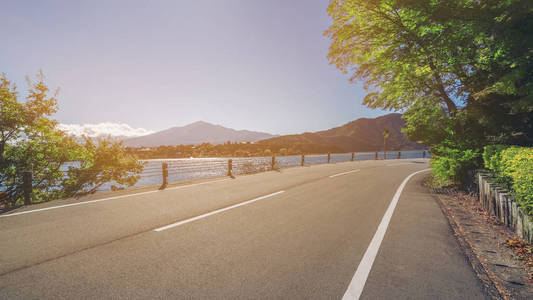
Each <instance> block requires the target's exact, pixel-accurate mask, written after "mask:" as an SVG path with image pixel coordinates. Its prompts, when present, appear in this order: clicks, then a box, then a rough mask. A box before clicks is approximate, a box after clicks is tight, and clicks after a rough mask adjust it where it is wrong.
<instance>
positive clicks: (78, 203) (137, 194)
mask: <svg viewBox="0 0 533 300" xmlns="http://www.w3.org/2000/svg"><path fill="white" fill-rule="evenodd" d="M226 180H230V179H229V178H227V179H219V180H213V181H206V182H200V183H193V184H188V185H181V186H176V187H171V188H167V189H165V190H155V191H148V192H141V193H135V194H128V195H120V196H114V197H109V198H102V199H96V200H89V201H83V202H77V203H70V204H64V205H57V206H50V207H44V208H38V209H33V210H27V211H21V212H16V213H12V214H5V215H0V218H5V217H13V216H18V215H24V214H29V213H34V212H40V211H45V210H51V209H57V208H63V207H69V206H76V205H83V204H91V203H97V202H103V201H109V200H116V199H121V198H127V197H133V196H139V195H146V194H152V193H159V192H163V191H166V190H175V189H182V188H186V187H191V186H197V185H202V184H208V183H215V182H220V181H226Z"/></svg>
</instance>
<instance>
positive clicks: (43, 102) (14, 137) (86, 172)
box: [0, 72, 142, 206]
mask: <svg viewBox="0 0 533 300" xmlns="http://www.w3.org/2000/svg"><path fill="white" fill-rule="evenodd" d="M27 81H28V85H29V89H28V96H27V99H26V101H25V102H19V101H18V92H17V90H16V87H15V85H14V84H13V83H11V82H10V81H9V80H8V79H7V77H6V76H5V74H3V75H2V76H1V77H0V186H1V189H0V204H3V205H6V206H11V205H15V204H17V203H20V201H21V198H22V196H23V190H22V182H23V180H22V176H23V172H25V171H31V172H32V174H33V182H32V186H33V196H32V201H33V202H41V201H48V200H52V199H57V198H63V197H71V196H79V195H83V194H86V193H92V192H94V191H96V189H97V188H98V187H100V186H101V185H102V184H103V183H105V182H109V181H114V182H115V183H117V184H119V185H133V184H134V183H135V182H136V180H137V176H136V174H138V173H140V172H141V170H142V165H141V164H140V163H139V162H137V160H136V158H135V157H134V156H131V155H127V154H126V153H125V152H124V150H123V148H122V145H121V144H120V143H118V142H114V141H110V140H99V142H98V145H96V144H94V143H92V141H90V140H89V139H86V140H85V143H84V144H80V143H78V142H77V141H76V140H74V138H73V137H70V136H67V135H66V134H65V133H64V132H62V131H60V130H58V129H57V128H56V127H57V122H56V121H55V120H52V119H50V118H48V117H49V116H51V115H52V114H53V113H55V112H56V111H57V101H56V96H57V93H58V91H56V92H55V93H54V94H53V95H49V89H48V87H47V86H46V84H45V83H44V75H43V74H42V72H40V73H39V74H38V75H37V80H36V81H31V80H30V79H28V80H27ZM70 162H77V163H78V165H79V166H75V165H76V164H74V165H73V166H71V167H69V168H68V170H65V166H66V165H67V164H68V163H70Z"/></svg>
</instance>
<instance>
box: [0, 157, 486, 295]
mask: <svg viewBox="0 0 533 300" xmlns="http://www.w3.org/2000/svg"><path fill="white" fill-rule="evenodd" d="M427 168H428V161H427V160H424V159H403V160H389V161H356V162H346V163H337V164H330V165H316V166H312V167H296V168H288V169H284V170H282V171H281V172H265V173H259V174H254V175H247V176H238V177H237V178H236V179H227V178H218V179H212V180H206V181H198V182H193V183H187V184H184V185H177V186H173V187H170V188H168V189H166V190H163V191H159V190H155V189H149V188H147V189H137V190H134V191H127V192H122V193H118V194H110V195H97V196H93V197H92V198H86V199H80V200H72V199H70V200H62V201H53V202H49V203H45V204H41V205H33V206H31V207H26V208H22V209H19V210H15V211H11V212H9V213H8V214H3V215H0V241H1V243H0V298H2V299H17V298H24V299H26V298H32V299H33V298H35V299H60V298H68V299H79V298H92V299H94V298H98V299H102V298H114V299H118V298H124V299H131V298H142V299H169V298H170V299H341V298H343V297H344V299H357V298H358V297H361V299H485V298H486V296H485V295H484V292H483V288H482V284H481V283H480V281H479V280H478V279H477V277H476V276H475V274H474V271H473V270H472V268H471V267H470V265H469V263H468V261H467V259H466V258H465V255H464V254H463V253H462V250H461V249H460V247H459V246H458V244H457V242H456V240H455V238H454V236H453V234H452V232H451V230H450V228H449V225H448V223H447V221H446V219H445V217H444V216H443V215H442V213H441V211H440V209H439V207H438V205H437V204H436V203H435V202H434V200H433V199H432V198H431V197H430V196H429V195H428V194H427V192H426V190H425V189H424V188H423V187H422V186H421V181H422V180H423V178H424V176H426V174H427V172H419V173H417V174H414V175H412V176H411V177H410V179H409V180H408V181H407V182H406V181H405V180H406V178H407V177H408V176H409V175H411V174H413V173H415V172H417V171H421V170H424V169H427ZM402 183H404V184H403V186H404V188H403V190H401V191H399V187H401V186H402ZM400 192H401V193H400ZM117 195H118V196H117ZM395 195H396V197H395ZM95 197H96V198H95ZM395 198H396V201H395V200H394V199H395ZM97 199H100V200H99V201H95V200H97ZM391 203H392V204H391ZM387 215H388V217H387ZM373 253H374V254H373ZM358 291H359V292H358Z"/></svg>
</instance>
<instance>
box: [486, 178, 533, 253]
mask: <svg viewBox="0 0 533 300" xmlns="http://www.w3.org/2000/svg"><path fill="white" fill-rule="evenodd" d="M476 177H477V183H478V195H479V198H478V200H479V202H480V203H481V206H483V208H484V209H485V211H487V212H488V214H489V215H492V216H494V217H496V218H497V219H498V220H499V221H500V222H502V223H503V224H505V225H506V226H507V227H509V228H511V229H513V230H514V232H515V233H516V234H517V235H518V236H519V237H520V238H522V239H524V240H525V241H527V242H528V243H530V244H532V243H533V220H532V218H531V217H530V216H528V215H527V214H526V213H525V212H524V211H523V210H522V208H521V207H520V205H518V203H516V201H515V199H514V198H513V196H512V195H511V194H510V193H509V192H508V191H506V190H504V189H502V188H501V187H500V186H498V184H497V183H495V182H494V181H495V180H494V176H493V175H492V173H490V172H483V171H480V172H478V173H477V176H476Z"/></svg>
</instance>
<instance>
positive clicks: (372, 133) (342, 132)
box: [260, 113, 425, 152]
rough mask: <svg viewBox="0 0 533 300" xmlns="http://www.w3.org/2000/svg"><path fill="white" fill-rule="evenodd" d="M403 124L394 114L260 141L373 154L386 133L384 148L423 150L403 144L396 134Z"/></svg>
mask: <svg viewBox="0 0 533 300" xmlns="http://www.w3.org/2000/svg"><path fill="white" fill-rule="evenodd" d="M404 124H405V120H404V119H402V115H401V114H398V113H393V114H388V115H384V116H381V117H377V118H374V119H371V118H361V119H357V120H355V121H352V122H349V123H347V124H344V125H342V126H340V127H335V128H332V129H328V130H324V131H318V132H313V133H310V132H306V133H303V134H293V135H284V136H279V137H275V138H270V139H266V140H262V141H260V143H266V144H284V145H295V144H303V145H306V144H308V145H312V144H314V145H329V146H331V148H332V149H334V148H336V149H342V151H346V152H352V151H376V150H381V149H383V131H384V130H385V129H388V130H389V137H388V139H387V148H388V149H391V150H395V149H402V150H409V149H423V148H425V147H424V145H422V144H418V143H415V142H410V141H408V140H407V138H406V137H405V135H404V134H403V133H402V132H401V131H400V130H401V128H402V127H403V126H404Z"/></svg>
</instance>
